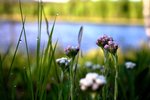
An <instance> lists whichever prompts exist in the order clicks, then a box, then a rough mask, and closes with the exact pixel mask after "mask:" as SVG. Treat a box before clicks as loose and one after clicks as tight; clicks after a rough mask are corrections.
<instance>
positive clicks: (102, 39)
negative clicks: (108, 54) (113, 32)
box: [96, 35, 113, 48]
mask: <svg viewBox="0 0 150 100" xmlns="http://www.w3.org/2000/svg"><path fill="white" fill-rule="evenodd" d="M108 41H113V38H112V37H109V36H107V35H104V36H102V37H100V38H98V39H97V42H96V44H97V45H98V46H100V47H102V48H104V46H105V45H106V44H108Z"/></svg>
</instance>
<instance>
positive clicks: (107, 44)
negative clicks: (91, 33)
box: [96, 35, 118, 54]
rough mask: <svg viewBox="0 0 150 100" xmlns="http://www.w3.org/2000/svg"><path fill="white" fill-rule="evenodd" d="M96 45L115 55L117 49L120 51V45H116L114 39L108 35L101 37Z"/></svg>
mask: <svg viewBox="0 0 150 100" xmlns="http://www.w3.org/2000/svg"><path fill="white" fill-rule="evenodd" d="M96 44H97V45H98V46H100V47H101V48H103V49H105V50H107V51H109V52H110V53H112V54H115V53H116V52H117V49H118V45H117V44H116V43H114V40H113V38H112V37H109V36H107V35H104V36H102V37H100V38H99V39H98V40H97V42H96Z"/></svg>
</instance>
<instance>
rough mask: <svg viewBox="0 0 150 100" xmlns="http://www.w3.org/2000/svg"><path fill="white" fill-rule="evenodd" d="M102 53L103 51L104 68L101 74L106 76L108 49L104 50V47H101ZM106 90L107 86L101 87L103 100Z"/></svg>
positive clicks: (104, 99)
mask: <svg viewBox="0 0 150 100" xmlns="http://www.w3.org/2000/svg"><path fill="white" fill-rule="evenodd" d="M103 53H104V66H105V69H104V72H103V74H104V75H105V76H107V73H108V72H107V71H108V70H107V69H108V63H109V62H108V61H109V60H108V59H109V53H108V51H106V50H105V49H103ZM106 92H107V87H106V86H105V87H103V89H102V98H103V100H106Z"/></svg>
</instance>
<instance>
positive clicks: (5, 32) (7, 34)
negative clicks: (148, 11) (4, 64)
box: [0, 21, 146, 51]
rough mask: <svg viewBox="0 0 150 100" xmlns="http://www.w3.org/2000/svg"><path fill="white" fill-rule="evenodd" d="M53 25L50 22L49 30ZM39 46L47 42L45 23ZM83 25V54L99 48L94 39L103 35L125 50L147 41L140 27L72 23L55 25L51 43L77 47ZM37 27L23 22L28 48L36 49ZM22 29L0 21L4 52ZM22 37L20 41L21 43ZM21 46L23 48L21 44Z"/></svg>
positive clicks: (57, 23)
mask: <svg viewBox="0 0 150 100" xmlns="http://www.w3.org/2000/svg"><path fill="white" fill-rule="evenodd" d="M52 24H53V22H49V29H50V30H51V27H52ZM42 26H43V27H42V39H41V43H42V45H45V44H46V42H47V38H48V37H47V33H46V24H45V23H44V22H43V23H42ZM81 26H83V28H84V30H83V38H82V44H81V48H82V50H83V51H88V50H90V49H95V48H98V47H97V46H96V44H95V43H96V40H97V38H98V37H99V36H101V35H103V34H108V35H110V36H112V37H113V38H114V40H115V41H116V42H117V43H118V44H119V47H121V48H122V49H126V48H129V47H132V48H138V47H139V46H140V44H141V43H142V42H145V41H146V35H145V30H144V27H143V26H139V25H108V24H92V23H71V22H56V25H55V29H54V33H53V42H55V41H56V40H57V39H58V43H59V45H60V46H62V47H63V48H64V47H66V46H67V45H74V46H76V45H77V37H78V32H79V29H80V27H81ZM37 27H38V24H37V23H36V22H26V23H25V30H26V35H27V40H28V45H29V48H30V49H35V48H36V42H37V34H38V28H37ZM21 29H22V24H21V23H20V22H9V21H1V22H0V48H1V50H4V49H6V48H7V47H8V45H9V44H11V43H14V44H16V43H17V41H18V38H19V34H20V32H21ZM23 38H24V37H22V41H23ZM20 46H22V47H23V46H24V47H25V45H24V42H22V44H21V45H20Z"/></svg>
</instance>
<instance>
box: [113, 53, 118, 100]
mask: <svg viewBox="0 0 150 100" xmlns="http://www.w3.org/2000/svg"><path fill="white" fill-rule="evenodd" d="M112 57H113V60H114V67H115V71H116V73H115V89H114V100H117V97H118V82H117V80H118V67H117V62H118V58H117V55H116V54H115V55H112Z"/></svg>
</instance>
